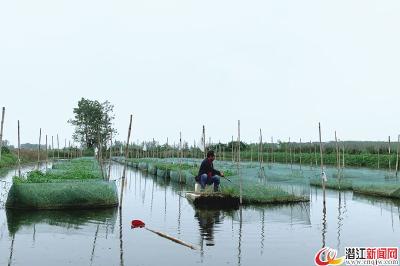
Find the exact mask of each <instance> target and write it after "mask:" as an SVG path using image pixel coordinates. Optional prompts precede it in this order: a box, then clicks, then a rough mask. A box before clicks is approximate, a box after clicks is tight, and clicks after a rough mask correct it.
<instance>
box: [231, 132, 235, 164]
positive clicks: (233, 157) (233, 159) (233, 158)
mask: <svg viewBox="0 0 400 266" xmlns="http://www.w3.org/2000/svg"><path fill="white" fill-rule="evenodd" d="M231 143H232V163H233V162H234V161H235V156H234V154H233V136H232V142H231Z"/></svg>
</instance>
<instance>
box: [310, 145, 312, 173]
mask: <svg viewBox="0 0 400 266" xmlns="http://www.w3.org/2000/svg"><path fill="white" fill-rule="evenodd" d="M311 154H312V143H311V140H310V169H312V157H311V156H312V155H311Z"/></svg>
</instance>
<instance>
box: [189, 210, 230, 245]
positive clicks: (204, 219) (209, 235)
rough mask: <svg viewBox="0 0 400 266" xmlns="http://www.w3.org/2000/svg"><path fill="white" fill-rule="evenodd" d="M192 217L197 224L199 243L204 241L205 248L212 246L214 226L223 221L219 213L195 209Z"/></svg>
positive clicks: (218, 211) (217, 211)
mask: <svg viewBox="0 0 400 266" xmlns="http://www.w3.org/2000/svg"><path fill="white" fill-rule="evenodd" d="M194 217H196V219H197V221H198V224H199V230H200V237H201V240H202V241H201V243H203V241H205V244H206V246H214V245H215V243H214V226H215V225H216V224H220V223H222V221H223V218H222V217H221V211H220V210H204V209H201V210H200V209H196V210H195V215H194Z"/></svg>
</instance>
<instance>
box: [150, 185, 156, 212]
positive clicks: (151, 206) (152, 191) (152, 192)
mask: <svg viewBox="0 0 400 266" xmlns="http://www.w3.org/2000/svg"><path fill="white" fill-rule="evenodd" d="M152 180H153V186H152V188H151V201H150V217H152V214H153V199H154V184H155V181H154V179H152Z"/></svg>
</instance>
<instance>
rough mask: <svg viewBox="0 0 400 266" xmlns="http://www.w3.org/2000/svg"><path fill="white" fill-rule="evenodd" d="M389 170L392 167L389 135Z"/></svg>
mask: <svg viewBox="0 0 400 266" xmlns="http://www.w3.org/2000/svg"><path fill="white" fill-rule="evenodd" d="M388 148H389V172H392V167H391V162H390V161H391V154H390V136H389V146H388Z"/></svg>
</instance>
